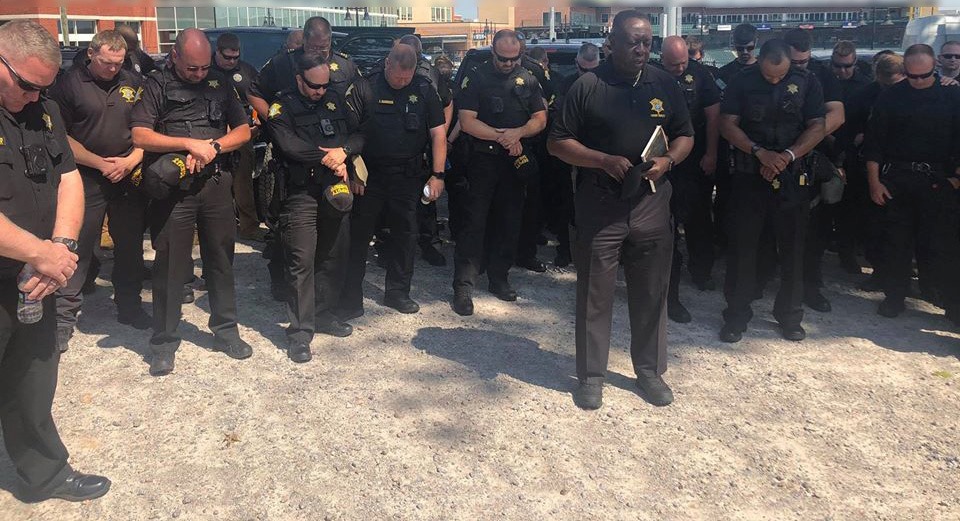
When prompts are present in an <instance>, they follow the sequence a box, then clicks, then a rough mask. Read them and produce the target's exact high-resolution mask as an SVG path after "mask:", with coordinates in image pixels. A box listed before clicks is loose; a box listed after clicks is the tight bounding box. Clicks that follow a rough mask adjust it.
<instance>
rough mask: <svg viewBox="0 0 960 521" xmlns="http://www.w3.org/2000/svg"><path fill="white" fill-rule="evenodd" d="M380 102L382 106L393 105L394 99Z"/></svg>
mask: <svg viewBox="0 0 960 521" xmlns="http://www.w3.org/2000/svg"><path fill="white" fill-rule="evenodd" d="M379 101H380V104H381V105H393V100H392V99H382V100H379Z"/></svg>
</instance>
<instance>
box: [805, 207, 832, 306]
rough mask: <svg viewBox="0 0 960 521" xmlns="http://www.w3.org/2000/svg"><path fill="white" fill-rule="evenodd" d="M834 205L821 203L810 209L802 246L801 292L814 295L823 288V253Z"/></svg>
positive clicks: (830, 228)
mask: <svg viewBox="0 0 960 521" xmlns="http://www.w3.org/2000/svg"><path fill="white" fill-rule="evenodd" d="M833 206H834V205H826V204H823V202H821V203H820V204H818V205H816V206H814V207H813V208H811V209H810V217H809V219H808V221H807V234H806V237H805V238H804V244H803V291H804V293H807V294H809V293H814V292H817V291H819V290H820V287H821V286H823V253H824V252H825V251H826V249H827V241H828V239H829V237H830V232H831V230H832V222H833V219H832V217H833V215H834V214H835V211H834V210H835V208H834V207H833Z"/></svg>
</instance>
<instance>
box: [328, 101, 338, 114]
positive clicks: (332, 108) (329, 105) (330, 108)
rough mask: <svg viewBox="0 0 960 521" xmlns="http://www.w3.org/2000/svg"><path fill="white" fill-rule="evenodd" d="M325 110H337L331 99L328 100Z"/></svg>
mask: <svg viewBox="0 0 960 521" xmlns="http://www.w3.org/2000/svg"><path fill="white" fill-rule="evenodd" d="M327 110H329V111H330V112H335V111H336V110H337V105H336V104H335V103H334V102H332V101H328V102H327Z"/></svg>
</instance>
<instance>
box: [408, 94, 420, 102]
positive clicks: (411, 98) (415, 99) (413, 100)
mask: <svg viewBox="0 0 960 521" xmlns="http://www.w3.org/2000/svg"><path fill="white" fill-rule="evenodd" d="M409 99H410V103H416V102H418V101H420V98H418V97H417V95H416V94H411V95H410V98H409Z"/></svg>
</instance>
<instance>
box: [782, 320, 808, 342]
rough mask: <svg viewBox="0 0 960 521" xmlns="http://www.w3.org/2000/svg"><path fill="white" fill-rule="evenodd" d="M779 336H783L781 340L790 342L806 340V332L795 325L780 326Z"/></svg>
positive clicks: (798, 325)
mask: <svg viewBox="0 0 960 521" xmlns="http://www.w3.org/2000/svg"><path fill="white" fill-rule="evenodd" d="M780 334H782V335H783V338H785V339H787V340H789V341H791V342H799V341H801V340H803V339H804V338H807V332H806V331H804V329H803V326H801V325H800V324H797V325H795V326H784V325H781V326H780Z"/></svg>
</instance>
